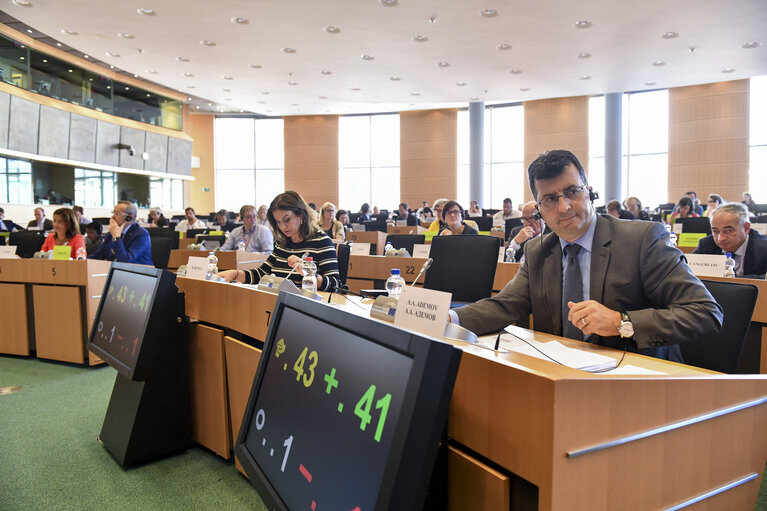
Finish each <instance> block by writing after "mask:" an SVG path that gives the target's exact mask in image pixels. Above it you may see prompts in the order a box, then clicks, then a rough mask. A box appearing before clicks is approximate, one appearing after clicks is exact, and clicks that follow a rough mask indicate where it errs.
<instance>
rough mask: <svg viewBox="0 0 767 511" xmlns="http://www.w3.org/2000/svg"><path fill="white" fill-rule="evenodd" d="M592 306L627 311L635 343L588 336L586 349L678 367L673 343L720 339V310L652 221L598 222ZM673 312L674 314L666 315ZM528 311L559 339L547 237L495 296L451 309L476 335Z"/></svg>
mask: <svg viewBox="0 0 767 511" xmlns="http://www.w3.org/2000/svg"><path fill="white" fill-rule="evenodd" d="M590 286H591V288H590V299H592V300H595V301H597V302H599V303H601V304H603V305H605V306H606V307H609V308H610V309H613V310H615V311H619V312H627V313H628V314H629V316H630V317H631V322H632V323H633V324H634V338H633V342H629V343H628V344H626V343H624V341H623V340H622V339H621V338H620V337H619V336H618V335H617V332H616V335H615V336H610V337H601V336H596V335H592V336H591V339H590V342H593V343H596V344H601V345H604V346H610V347H613V348H617V349H623V347H624V345H626V348H627V349H628V350H629V351H638V352H639V353H642V354H644V355H649V356H654V357H658V358H666V359H669V360H675V361H681V359H682V357H681V351H680V350H679V346H677V345H676V344H677V343H679V342H682V341H692V340H694V339H696V338H698V337H701V336H704V335H708V334H711V333H714V332H718V331H719V330H720V329H721V327H722V309H721V307H720V306H719V304H717V303H716V301H715V300H714V299H713V297H712V296H711V294H710V293H709V292H708V291H707V290H706V288H705V286H703V284H702V283H701V282H700V280H698V278H697V277H695V276H694V275H693V274H692V272H691V271H690V268H689V267H688V266H687V264H686V262H685V259H684V254H682V252H680V251H679V250H678V249H676V248H675V247H671V246H670V245H668V233H667V232H666V229H665V228H664V227H663V225H661V224H660V223H657V222H642V221H635V222H625V221H620V220H617V219H615V218H612V217H611V216H609V215H605V216H598V217H597V225H596V230H595V232H594V242H593V245H592V255H591V282H590ZM671 306H673V310H672V308H671ZM531 312H532V314H533V318H534V321H535V329H536V330H538V331H541V332H547V333H551V334H555V335H562V248H561V246H560V243H559V237H558V236H557V235H556V234H554V233H551V234H549V235H547V236H545V237H544V238H543V240H542V243H528V244H527V245H526V247H525V262H524V263H523V264H522V267H521V268H520V269H519V272H517V274H516V276H515V277H514V279H513V280H512V281H511V282H509V283H508V284H506V286H505V287H504V288H503V290H502V291H501V292H500V293H499V294H498V295H496V296H494V297H491V298H486V299H484V300H480V301H479V302H476V303H474V304H472V305H467V306H465V307H461V308H460V309H456V313H457V314H458V317H459V319H460V322H461V326H464V327H466V328H468V329H469V330H471V331H473V332H476V333H478V334H483V333H487V332H493V331H497V330H500V329H502V328H503V327H505V326H506V325H508V324H510V323H514V322H517V321H520V320H524V318H527V317H528V315H529V314H530V313H531Z"/></svg>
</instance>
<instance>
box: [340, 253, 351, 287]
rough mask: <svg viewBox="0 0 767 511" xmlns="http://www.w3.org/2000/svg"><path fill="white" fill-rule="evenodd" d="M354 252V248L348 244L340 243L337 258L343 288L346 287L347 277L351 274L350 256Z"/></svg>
mask: <svg viewBox="0 0 767 511" xmlns="http://www.w3.org/2000/svg"><path fill="white" fill-rule="evenodd" d="M351 252H352V246H351V245H348V244H346V243H339V244H338V247H337V248H336V257H337V258H338V273H339V279H341V286H342V287H345V286H346V275H347V274H348V273H349V256H350V255H351Z"/></svg>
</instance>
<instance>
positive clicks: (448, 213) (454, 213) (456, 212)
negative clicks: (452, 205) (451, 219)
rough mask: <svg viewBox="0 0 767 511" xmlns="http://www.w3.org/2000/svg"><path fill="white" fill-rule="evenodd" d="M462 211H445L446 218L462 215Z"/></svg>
mask: <svg viewBox="0 0 767 511" xmlns="http://www.w3.org/2000/svg"><path fill="white" fill-rule="evenodd" d="M460 214H461V210H460V209H451V210H450V211H445V216H447V215H460Z"/></svg>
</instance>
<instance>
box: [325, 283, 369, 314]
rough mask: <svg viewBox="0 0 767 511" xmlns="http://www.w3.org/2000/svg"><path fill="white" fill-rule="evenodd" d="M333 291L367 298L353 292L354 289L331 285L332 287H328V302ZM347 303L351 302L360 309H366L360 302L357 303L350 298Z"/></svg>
mask: <svg viewBox="0 0 767 511" xmlns="http://www.w3.org/2000/svg"><path fill="white" fill-rule="evenodd" d="M333 292H336V293H338V294H341V295H347V294H348V295H354V296H359V297H360V298H367V296H364V295H361V294H359V293H355V292H354V291H351V290H349V289H347V288H345V287H342V286H333V287H332V288H330V294H328V303H330V300H331V298H332V297H333ZM348 303H353V304H354V305H356V306H357V307H359V308H360V309H362V310H367V309H365V307H363V306H362V305H360V304H358V303H356V302H352V301H351V300H349V301H348Z"/></svg>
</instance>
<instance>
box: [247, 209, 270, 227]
mask: <svg viewBox="0 0 767 511" xmlns="http://www.w3.org/2000/svg"><path fill="white" fill-rule="evenodd" d="M268 210H269V208H267V207H266V204H261V205H260V206H259V207H258V215H257V216H256V223H257V224H259V225H263V226H264V227H266V228H267V229H271V228H272V227H271V225H269V219H268V218H266V212H267V211H268ZM240 221H242V219H240Z"/></svg>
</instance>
